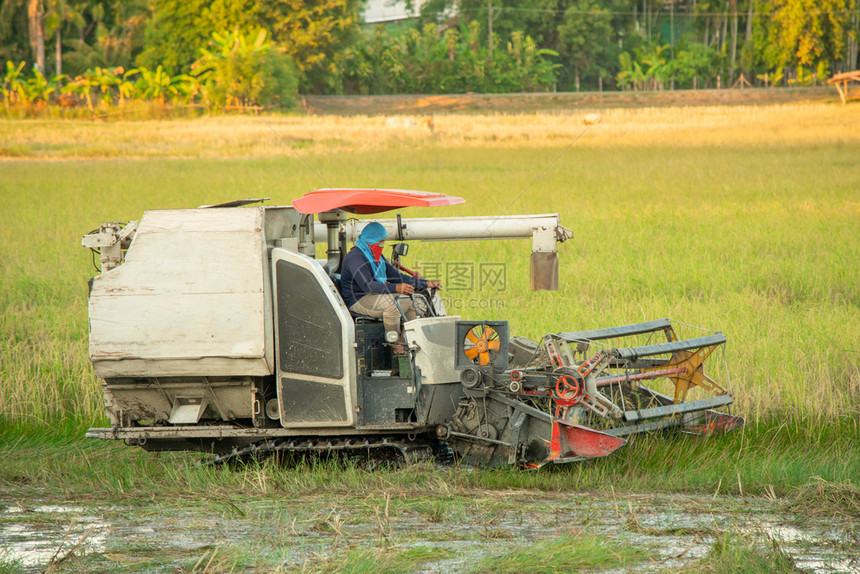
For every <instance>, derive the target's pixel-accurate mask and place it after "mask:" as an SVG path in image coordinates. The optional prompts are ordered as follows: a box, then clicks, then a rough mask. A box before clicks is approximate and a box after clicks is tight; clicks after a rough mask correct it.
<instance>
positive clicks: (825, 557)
mask: <svg viewBox="0 0 860 574" xmlns="http://www.w3.org/2000/svg"><path fill="white" fill-rule="evenodd" d="M378 495H379V493H375V496H376V498H367V497H361V496H358V495H356V494H352V495H350V496H344V497H334V496H307V497H297V498H296V497H293V498H289V499H267V500H259V499H252V500H250V501H242V500H223V501H208V502H205V503H199V504H193V505H192V504H189V503H185V502H177V503H175V504H159V503H155V504H146V505H137V504H135V505H88V504H85V503H78V502H76V503H73V504H68V505H60V504H48V503H44V504H40V503H35V502H34V503H29V504H22V503H20V502H17V501H9V500H2V499H0V565H2V564H4V562H5V563H6V564H12V565H14V566H15V567H16V568H17V569H19V570H21V571H24V572H41V571H44V570H45V569H46V568H47V567H48V566H49V565H50V564H51V563H52V562H54V563H56V562H60V561H62V562H63V563H65V564H66V565H68V564H72V563H74V562H76V563H77V568H78V569H81V568H82V567H83V568H84V569H85V570H86V569H93V570H102V571H110V570H113V569H120V568H121V569H124V570H129V569H131V570H141V571H149V572H172V571H175V570H176V569H178V568H183V569H191V568H193V567H194V565H195V564H196V563H197V562H198V561H199V560H201V559H206V558H207V557H210V558H211V557H212V556H214V555H216V554H218V553H219V552H220V555H221V556H228V557H229V558H230V560H231V563H235V564H238V565H239V568H238V570H239V571H241V570H242V569H243V568H247V569H252V568H254V567H257V566H261V567H263V568H264V569H276V568H281V569H282V571H283V570H286V571H289V570H291V569H298V570H300V569H302V568H303V567H308V566H310V567H311V569H312V567H313V565H314V564H316V563H318V562H319V561H321V560H326V559H331V558H334V557H337V556H338V555H340V554H343V553H344V552H345V550H346V549H348V548H353V547H367V546H374V545H378V546H388V547H391V546H394V547H397V548H409V547H417V546H425V547H429V548H433V549H436V550H438V552H436V553H434V554H435V555H436V556H437V558H434V559H432V560H431V561H429V562H425V563H423V565H422V566H421V567H420V568H419V569H418V571H421V572H462V571H467V570H468V569H469V567H470V565H471V564H474V563H475V562H476V561H477V560H478V559H479V558H481V557H482V556H486V555H494V554H502V553H503V552H505V551H508V550H511V549H512V548H515V547H521V546H527V545H528V544H529V543H531V542H534V541H537V540H541V539H546V538H553V537H558V536H563V535H566V534H569V533H571V532H574V533H576V532H583V533H589V534H597V535H600V536H605V537H606V538H607V539H608V540H610V541H611V542H612V543H613V544H621V545H629V546H635V547H638V548H640V549H641V550H643V552H644V553H645V554H646V555H647V556H648V559H646V560H645V562H644V563H642V564H639V565H637V567H636V570H637V571H643V570H644V571H652V572H664V571H667V570H669V571H671V570H675V569H679V568H684V567H688V566H690V565H693V564H695V563H696V562H697V561H698V560H700V559H701V558H702V557H704V556H705V555H706V554H707V552H708V550H709V549H710V548H711V546H712V544H713V540H714V535H715V534H716V533H720V532H727V531H729V532H737V533H748V534H752V535H755V536H757V537H759V539H761V540H762V541H763V542H767V541H769V540H770V539H773V540H776V541H777V542H778V543H779V545H780V546H781V547H782V549H783V550H784V551H785V552H786V553H788V554H789V555H791V556H792V557H793V558H794V560H795V562H796V564H797V566H798V567H800V568H804V569H807V570H809V571H812V572H819V573H832V572H848V573H857V574H860V558H858V556H860V522H858V521H857V520H852V519H847V518H842V517H832V518H827V517H824V518H815V519H812V518H809V517H802V516H799V515H795V514H791V513H786V512H783V511H782V508H783V507H784V505H783V504H781V503H780V501H778V500H765V499H754V500H744V499H740V498H735V497H717V498H713V497H710V496H701V497H696V496H688V495H618V496H616V497H613V496H609V497H607V496H605V495H601V496H599V497H598V496H594V495H590V494H587V493H579V494H569V495H566V496H564V497H562V496H559V495H554V494H550V495H548V494H546V493H539V492H533V491H528V492H518V493H517V492H491V491H481V492H480V493H477V494H476V495H475V496H470V497H449V498H444V499H434V498H432V497H428V496H421V495H416V494H410V495H406V494H400V493H396V492H392V493H390V495H389V498H388V499H380V498H379V497H378ZM62 565H63V564H61V566H62ZM13 571H14V570H13ZM61 571H62V569H61Z"/></svg>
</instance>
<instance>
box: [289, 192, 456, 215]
mask: <svg viewBox="0 0 860 574" xmlns="http://www.w3.org/2000/svg"><path fill="white" fill-rule="evenodd" d="M464 201H466V200H465V199H463V198H462V197H454V196H453V195H445V194H444V193H432V192H428V191H411V190H408V189H332V188H326V189H317V190H314V191H312V192H310V193H306V194H305V195H303V196H302V197H300V198H298V199H296V200H293V207H295V208H296V209H297V210H298V211H300V212H301V213H322V212H323V211H331V210H333V209H343V210H344V211H349V212H351V213H358V214H362V215H364V214H367V213H379V212H381V211H388V210H389V209H397V208H398V207H416V206H421V207H436V206H437V205H454V204H457V203H463V202H464Z"/></svg>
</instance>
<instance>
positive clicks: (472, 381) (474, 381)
mask: <svg viewBox="0 0 860 574" xmlns="http://www.w3.org/2000/svg"><path fill="white" fill-rule="evenodd" d="M483 379H484V376H483V374H482V373H481V371H479V370H478V369H477V368H476V367H466V368H465V369H463V370H462V371H461V372H460V384H462V385H463V387H464V388H466V389H476V388H478V387H479V386H481V383H482V382H483Z"/></svg>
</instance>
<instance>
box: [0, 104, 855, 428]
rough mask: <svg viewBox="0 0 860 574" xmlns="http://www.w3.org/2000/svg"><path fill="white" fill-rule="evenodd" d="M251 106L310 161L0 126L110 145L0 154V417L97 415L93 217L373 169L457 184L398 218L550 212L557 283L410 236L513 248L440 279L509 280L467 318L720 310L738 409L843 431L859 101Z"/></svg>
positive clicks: (550, 325)
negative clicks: (340, 112)
mask: <svg viewBox="0 0 860 574" xmlns="http://www.w3.org/2000/svg"><path fill="white" fill-rule="evenodd" d="M267 121H268V122H269V123H270V124H271V125H272V127H274V128H275V129H276V130H277V131H278V132H279V133H280V134H281V135H282V136H283V137H284V138H285V139H286V140H287V141H289V142H291V144H292V145H294V146H298V148H299V150H300V153H301V154H303V156H304V157H305V159H306V160H307V161H308V162H309V163H310V164H311V165H312V166H313V167H314V169H315V170H316V171H317V172H319V174H321V176H322V177H321V178H320V177H318V176H317V175H316V174H315V173H314V172H313V171H312V170H310V169H308V168H307V167H306V166H305V165H304V164H303V162H302V161H300V160H299V159H297V158H296V156H295V155H294V153H293V152H292V151H291V150H290V149H289V148H288V147H287V146H285V144H284V143H283V142H282V141H281V140H279V139H278V138H277V137H276V136H275V135H274V134H272V132H271V131H270V130H269V128H268V127H267V126H266V125H265V124H264V123H262V122H261V121H260V120H258V119H254V118H218V119H201V120H193V121H171V122H163V123H158V122H140V123H119V122H117V123H107V124H94V123H88V122H50V121H33V122H16V121H6V122H0V142H2V143H0V148H4V149H5V148H9V147H10V146H11V147H15V148H16V149H21V150H24V152H25V153H23V155H24V156H25V157H32V158H40V157H44V158H47V159H54V158H81V157H115V158H122V159H114V160H111V161H97V160H85V159H77V160H75V161H32V160H31V161H5V162H2V163H0V175H2V177H0V199H2V202H3V209H2V211H0V261H2V269H0V337H2V342H3V345H2V348H0V376H2V385H0V416H2V417H3V418H4V419H6V420H7V421H12V422H15V421H21V422H27V423H35V424H48V423H53V422H60V421H72V422H74V421H77V420H83V421H90V422H92V421H95V420H98V419H99V418H100V417H101V416H102V415H101V413H102V399H101V389H100V387H99V384H98V381H97V380H96V379H95V378H94V376H93V375H92V371H91V369H90V366H89V363H88V361H87V357H86V355H87V351H86V347H87V323H86V321H87V319H86V316H87V313H86V290H87V288H86V280H87V278H88V277H90V276H92V275H93V274H94V273H95V271H94V270H93V268H92V264H91V256H90V254H89V252H87V251H86V250H84V249H83V248H82V247H81V246H80V236H81V235H82V234H84V233H86V232H87V231H89V230H90V229H92V228H94V227H96V226H97V225H98V224H99V223H100V222H102V221H115V220H119V221H128V220H131V219H137V218H139V217H140V216H141V214H142V213H143V211H144V210H145V209H151V208H171V207H194V206H197V205H202V204H212V203H218V202H221V201H226V200H230V199H235V198H240V197H252V196H253V197H272V198H273V201H272V202H271V203H275V204H287V203H289V201H290V200H292V199H294V198H296V197H299V196H300V195H302V194H304V193H305V192H307V191H309V190H311V189H314V188H317V187H324V186H328V185H331V186H335V187H337V186H344V187H345V186H362V185H366V186H378V187H394V188H398V187H399V188H414V189H427V190H432V191H442V192H446V193H451V194H454V195H460V196H463V197H465V198H466V199H467V203H466V204H464V205H462V206H457V207H453V208H448V209H446V210H427V211H419V210H404V212H403V214H404V216H405V217H410V216H415V217H419V216H420V217H424V216H430V215H440V216H459V215H487V214H515V213H546V212H558V213H560V214H561V217H562V222H563V224H565V225H567V226H568V227H571V228H572V229H573V230H574V233H575V238H574V239H573V240H572V241H570V242H568V243H566V244H563V245H562V246H561V247H560V251H561V277H560V283H561V288H560V290H559V291H558V292H557V293H549V292H538V293H532V292H530V291H529V290H528V254H529V251H530V246H529V245H528V242H526V241H520V242H514V241H510V242H481V243H478V242H476V243H449V244H436V243H423V244H418V245H415V246H413V251H412V253H411V254H410V258H412V260H413V261H414V262H415V263H417V264H419V266H420V265H422V264H426V263H428V262H443V263H444V262H467V263H470V262H471V263H476V262H501V263H504V264H505V265H506V278H507V285H506V286H505V287H504V289H502V290H501V291H499V289H498V286H495V287H484V288H481V287H480V286H479V285H475V286H474V288H473V289H471V290H459V291H458V290H449V291H447V292H446V294H447V295H448V296H449V297H452V298H454V299H455V300H458V301H463V302H469V301H477V302H478V303H479V304H480V302H481V301H488V300H489V299H494V300H496V299H501V300H503V307H501V308H499V306H494V307H493V308H487V309H480V308H477V309H467V310H464V311H463V312H462V314H463V315H466V316H469V317H476V318H477V317H487V318H491V319H507V320H509V321H510V323H511V327H512V331H513V332H514V334H520V335H526V336H530V337H533V338H537V337H540V336H541V335H542V334H544V333H546V332H554V331H555V332H557V331H565V330H575V329H584V328H594V327H601V326H609V325H616V324H624V323H630V322H636V321H641V320H646V319H653V318H658V317H663V316H669V317H673V318H676V319H679V320H682V321H686V322H689V323H692V324H695V325H699V326H703V327H707V328H712V329H719V330H722V331H723V332H725V333H726V335H727V337H728V339H729V343H728V345H727V352H726V355H725V361H726V365H725V367H726V368H723V365H722V364H721V363H720V362H719V361H717V362H716V363H715V366H716V367H717V368H718V371H717V372H715V373H713V374H714V376H715V378H716V379H717V380H719V381H721V382H723V383H728V382H729V380H728V377H727V376H726V372H727V373H728V375H729V376H730V383H731V387H732V390H733V391H734V393H735V396H736V399H737V404H736V407H735V412H737V413H740V414H742V415H744V416H746V417H747V418H748V419H749V420H750V421H751V422H752V423H754V424H758V423H763V422H765V421H773V420H777V421H782V420H788V421H790V422H791V426H792V427H798V428H807V429H814V428H824V427H830V426H833V425H834V424H835V425H836V426H837V427H838V428H840V429H846V430H847V432H848V433H849V434H851V435H852V436H854V437H857V436H858V428H860V427H858V424H860V348H858V345H857V341H858V340H860V271H858V269H860V267H858V265H857V261H858V259H860V257H858V256H860V235H858V233H857V227H858V223H860V194H858V190H860V170H858V169H857V159H856V158H857V157H858V152H860V114H858V113H857V111H856V110H854V109H853V108H852V107H847V108H843V107H836V106H833V107H827V106H823V105H810V106H773V107H765V108H744V107H733V108H696V109H684V108H672V109H644V110H612V111H611V112H608V113H607V114H606V116H605V118H604V120H603V122H602V123H600V124H598V125H595V126H592V127H591V128H590V130H589V132H588V133H587V134H585V135H584V136H582V137H581V138H580V139H579V140H578V141H576V143H575V144H574V145H572V146H571V145H570V144H571V142H572V141H573V139H574V138H575V137H576V136H577V135H579V134H580V132H581V131H582V129H583V126H582V124H581V123H580V122H579V116H577V115H573V114H572V115H569V116H568V115H558V114H554V115H542V114H532V115H526V116H441V117H437V118H436V122H435V125H436V130H435V133H434V134H429V133H426V132H423V131H421V130H420V129H418V130H415V129H410V128H406V127H400V128H398V127H391V126H389V125H387V124H386V123H385V121H384V119H381V118H349V119H345V118H334V117H326V118H299V117H295V118H291V117H283V118H270V119H268V120H267ZM27 150H29V151H27ZM127 158H135V159H127ZM141 158H144V159H143V160H141ZM174 158H186V159H183V160H181V161H178V160H176V159H174ZM442 279H443V281H444V282H446V283H447V282H448V281H447V279H448V278H447V277H442ZM717 358H718V359H722V357H721V356H720V357H717ZM767 424H771V423H770V422H768V423H767ZM798 425H799V426H798ZM822 432H823V431H822Z"/></svg>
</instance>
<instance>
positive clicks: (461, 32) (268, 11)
mask: <svg viewBox="0 0 860 574" xmlns="http://www.w3.org/2000/svg"><path fill="white" fill-rule="evenodd" d="M409 5H410V6H412V7H420V11H417V10H416V12H417V13H418V15H417V17H415V18H411V19H408V20H405V21H400V22H397V23H394V24H386V25H379V26H368V25H366V24H363V23H362V20H361V11H362V9H363V2H362V0H317V1H314V2H309V1H306V0H258V1H253V2H252V1H250V0H126V1H119V0H81V1H74V0H4V2H3V4H2V6H0V62H5V63H6V65H5V70H2V69H0V72H2V73H3V74H4V75H3V77H2V80H3V84H2V86H0V98H2V99H3V104H4V106H5V107H6V108H7V109H10V108H11V107H15V106H19V107H20V106H23V105H28V106H33V105H54V104H60V105H68V106H75V105H77V106H85V107H87V108H89V109H95V108H96V107H98V106H102V107H104V106H118V105H124V104H125V103H127V102H134V101H149V102H156V103H161V104H167V103H173V104H178V105H192V104H193V105H198V106H205V107H209V108H219V107H221V108H227V107H231V106H240V107H241V106H290V105H292V103H293V102H294V98H295V95H296V93H304V94H408V93H425V94H431V93H463V92H485V93H504V92H523V91H552V90H556V91H578V90H659V89H676V88H685V89H689V88H693V89H695V88H715V87H728V86H732V85H740V84H748V85H760V86H776V85H809V84H813V83H817V82H821V81H823V80H825V79H826V78H828V77H830V76H831V75H832V74H833V73H836V72H841V71H848V70H853V69H857V68H858V40H860V0H520V1H516V2H515V1H512V0H426V1H424V2H418V3H415V2H414V1H413V2H410V3H409ZM419 5H420V6H419Z"/></svg>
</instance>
